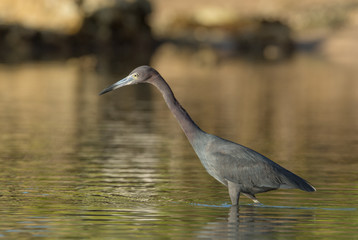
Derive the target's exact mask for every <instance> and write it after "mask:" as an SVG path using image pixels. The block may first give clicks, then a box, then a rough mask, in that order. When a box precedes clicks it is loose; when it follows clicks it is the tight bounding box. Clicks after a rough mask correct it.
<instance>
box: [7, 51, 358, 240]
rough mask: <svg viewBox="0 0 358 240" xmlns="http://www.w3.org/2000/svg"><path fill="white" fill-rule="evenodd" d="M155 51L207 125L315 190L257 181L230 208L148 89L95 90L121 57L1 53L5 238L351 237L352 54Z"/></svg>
mask: <svg viewBox="0 0 358 240" xmlns="http://www.w3.org/2000/svg"><path fill="white" fill-rule="evenodd" d="M151 64H153V65H154V66H156V67H157V68H158V69H159V70H160V72H161V73H162V75H163V76H164V77H165V78H166V79H167V80H168V82H169V83H170V85H171V86H172V88H173V90H174V92H175V94H176V96H177V98H178V99H179V100H180V102H181V103H182V105H183V106H184V107H185V108H186V110H187V111H188V112H189V113H190V114H191V115H192V117H193V119H195V120H196V122H197V123H198V124H199V125H200V126H201V127H202V128H203V129H205V130H206V131H208V132H210V133H214V134H217V135H219V136H222V137H225V138H227V139H230V140H233V141H236V142H240V143H241V144H243V145H246V146H249V147H251V148H253V149H255V150H257V151H259V152H261V153H263V154H265V155H267V156H269V157H270V158H271V159H273V160H274V161H276V162H278V163H280V164H281V165H283V166H285V167H286V168H288V169H290V170H292V171H294V172H295V173H297V174H299V175H301V176H302V177H304V178H306V179H307V180H309V181H310V182H311V183H313V184H314V186H315V187H316V188H317V190H318V191H317V192H315V193H306V192H302V191H299V190H280V191H273V192H269V193H265V194H260V195H258V196H257V197H258V198H259V200H260V201H261V202H262V203H263V205H261V206H255V205H253V204H252V202H251V201H250V200H249V199H247V198H245V197H241V199H240V208H239V210H237V209H235V208H232V207H231V206H230V200H229V197H228V193H227V190H226V189H225V187H223V186H221V185H220V184H219V183H218V182H216V181H215V180H214V179H212V178H211V177H210V176H209V175H208V174H207V173H206V172H205V170H204V169H203V167H202V166H201V164H200V162H199V160H198V159H197V158H196V156H195V154H194V152H193V150H192V149H191V147H190V145H189V144H188V142H187V140H186V139H185V136H184V135H183V134H182V132H181V129H180V128H179V126H178V125H177V123H176V122H175V120H174V118H173V117H172V116H171V114H170V112H169V111H168V109H167V107H166V105H165V103H164V101H163V99H162V97H161V95H160V94H159V93H158V92H157V90H156V89H154V88H152V87H151V86H146V85H136V86H129V87H126V88H125V89H124V88H123V89H121V90H117V91H116V92H113V93H110V94H108V95H104V96H101V97H99V96H98V95H97V94H98V92H99V91H100V90H102V89H103V88H104V87H106V86H107V85H109V84H111V83H113V82H114V81H116V80H119V78H120V77H123V76H124V75H125V74H127V73H128V72H129V71H130V68H129V67H128V68H125V69H123V71H122V73H120V74H118V75H110V74H105V73H98V72H95V71H92V70H91V69H83V68H82V66H81V64H78V63H76V62H74V61H69V62H67V63H56V62H54V63H37V64H36V63H28V64H22V65H17V66H5V65H2V66H0V129H1V135H0V164H1V171H0V206H1V207H0V214H1V218H0V238H4V239H20V238H21V239H34V238H44V239H46V238H48V239H56V238H69V239H76V238H78V239H86V238H90V239H126V238H133V237H138V238H151V239H167V238H173V239H197V238H218V239H225V238H244V239H246V238H247V239H292V238H294V239H337V238H339V239H357V238H358V210H357V208H358V207H357V206H358V176H357V169H358V168H357V166H358V161H357V156H358V148H357V143H358V137H357V136H358V108H357V107H356V106H357V105H358V81H357V79H356V76H357V74H358V72H357V70H356V68H354V67H347V66H339V65H335V64H333V63H329V62H326V61H324V60H322V59H317V58H314V57H312V56H297V57H296V58H295V59H293V60H291V61H289V62H286V63H281V64H272V65H264V64H262V65H260V64H258V65H257V64H256V65H254V64H249V63H243V62H240V61H238V60H234V59H231V60H225V61H223V62H220V63H218V64H217V65H215V66H207V65H200V64H198V63H196V62H195V61H194V60H192V58H189V57H188V56H186V55H185V54H178V53H174V54H173V53H171V52H170V51H167V52H164V53H163V52H161V53H160V54H158V55H156V56H153V59H152V63H151ZM173 66H175V67H173ZM185 68H186V71H184V69H185Z"/></svg>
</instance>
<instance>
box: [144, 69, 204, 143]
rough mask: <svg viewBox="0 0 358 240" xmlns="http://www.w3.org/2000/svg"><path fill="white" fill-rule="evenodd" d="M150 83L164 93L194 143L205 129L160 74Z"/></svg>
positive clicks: (174, 113) (166, 100) (165, 98)
mask: <svg viewBox="0 0 358 240" xmlns="http://www.w3.org/2000/svg"><path fill="white" fill-rule="evenodd" d="M150 83H151V84H153V85H154V86H156V87H157V88H158V89H159V91H160V92H161V93H162V94H163V97H164V100H165V102H166V103H167V105H168V107H169V109H170V111H171V112H172V113H173V115H174V116H175V118H176V119H177V120H178V122H179V125H180V127H181V128H182V129H183V131H184V133H185V135H186V136H187V138H188V139H189V141H190V142H191V143H192V140H193V139H194V137H195V136H197V135H198V134H201V133H203V131H202V130H201V129H200V128H199V127H198V126H197V125H196V124H195V122H194V121H193V120H192V119H191V117H190V116H189V114H188V113H187V112H186V111H185V109H184V108H183V107H182V106H181V105H180V103H179V102H178V101H177V100H176V98H175V96H174V94H173V91H172V90H171V89H170V87H169V85H168V83H167V82H166V81H165V80H164V79H163V78H162V77H161V76H158V77H157V78H156V79H155V80H154V81H151V82H150Z"/></svg>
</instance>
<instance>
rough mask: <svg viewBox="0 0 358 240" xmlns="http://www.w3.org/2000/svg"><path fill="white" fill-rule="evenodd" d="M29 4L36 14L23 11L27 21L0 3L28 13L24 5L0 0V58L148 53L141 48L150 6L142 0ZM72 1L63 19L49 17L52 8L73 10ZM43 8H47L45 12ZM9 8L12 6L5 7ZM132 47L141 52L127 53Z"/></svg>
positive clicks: (146, 44) (146, 41)
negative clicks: (32, 5)
mask: <svg viewBox="0 0 358 240" xmlns="http://www.w3.org/2000/svg"><path fill="white" fill-rule="evenodd" d="M34 1H35V0H34ZM21 2H22V3H23V2H26V1H21ZM29 2H33V1H30V0H29ZM59 2H61V4H63V6H62V5H61V4H60V3H59ZM5 3H6V4H5ZM33 4H34V5H36V7H33V9H36V11H37V12H36V11H35V10H34V11H35V12H36V14H37V15H39V17H38V18H36V17H35V16H32V17H31V16H28V18H29V19H32V20H31V21H30V20H29V21H28V22H27V20H26V18H25V17H23V18H21V17H18V18H17V20H15V19H16V18H15V17H12V18H11V17H9V18H8V17H7V15H6V14H4V12H6V9H3V8H4V7H10V8H15V9H17V10H18V11H19V13H18V15H19V16H22V15H24V16H25V15H34V14H32V12H31V14H29V12H24V11H26V10H25V9H22V8H21V7H20V3H18V1H15V3H14V5H12V4H10V2H8V1H6V0H5V2H1V4H0V61H1V62H20V61H26V60H49V59H61V58H64V59H66V58H70V57H77V56H82V55H86V54H96V55H99V56H104V55H108V56H109V58H110V59H111V58H112V57H113V58H122V59H124V58H126V57H128V56H131V57H132V58H135V57H136V56H138V57H139V58H148V54H147V53H148V52H149V51H151V49H152V47H151V45H152V42H153V41H152V35H151V31H150V28H149V26H148V24H147V21H146V19H147V16H148V15H149V14H150V13H151V6H150V4H149V2H148V1H147V0H132V1H125V0H112V1H100V0H82V1H81V0H78V1H74V0H66V1H65V0H61V1H50V0H36V4H35V3H33ZM74 4H75V5H74ZM25 5H26V6H27V3H26V4H25ZM69 6H71V7H69ZM74 6H75V8H76V10H69V11H68V12H69V13H71V14H69V15H68V18H66V17H64V16H66V15H59V14H57V15H56V14H53V15H52V16H51V14H52V12H53V11H54V12H56V10H57V9H73V8H74ZM1 7H3V8H1ZM40 9H41V11H43V12H41V11H40ZM48 9H51V11H49V12H48V13H46V11H47V10H48ZM12 11H15V10H13V9H12V10H11V11H9V12H12ZM27 11H31V8H30V9H28V10H27ZM15 12H16V11H15ZM40 12H41V13H40ZM64 12H66V11H64ZM73 13H76V14H77V15H76V14H73ZM72 14H73V15H76V16H77V17H73V16H72ZM70 15H71V16H72V17H69V16H70ZM4 18H6V20H4ZM34 19H37V20H38V21H35V20H34ZM55 19H56V20H55ZM70 19H71V20H70ZM61 20H62V21H63V22H61ZM46 21H47V22H48V24H45V23H46ZM68 22H70V23H71V24H68ZM65 25H66V26H67V28H66V27H64V26H65ZM134 50H135V51H141V54H134V55H133V54H131V52H133V51H134ZM130 54H131V55H130Z"/></svg>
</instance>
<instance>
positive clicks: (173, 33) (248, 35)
mask: <svg viewBox="0 0 358 240" xmlns="http://www.w3.org/2000/svg"><path fill="white" fill-rule="evenodd" d="M165 32H166V36H167V41H171V42H174V43H176V44H177V45H186V46H190V47H193V48H196V49H200V48H201V47H202V46H205V47H207V46H208V45H210V46H212V47H213V48H215V49H216V50H218V51H219V52H227V53H229V55H237V56H242V57H248V58H251V59H262V60H269V61H272V60H281V59H285V58H287V57H289V56H291V54H292V52H293V50H294V44H293V40H292V38H291V29H290V27H289V26H288V25H287V24H285V23H283V22H281V21H278V20H271V19H270V20H266V19H260V18H258V19H256V18H240V17H239V16H238V15H236V14H235V12H233V11H228V10H223V9H217V8H207V9H202V10H200V11H198V12H194V14H193V15H179V16H178V17H176V18H173V20H172V22H169V23H168V25H167V28H166V30H165Z"/></svg>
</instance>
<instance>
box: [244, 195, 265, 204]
mask: <svg viewBox="0 0 358 240" xmlns="http://www.w3.org/2000/svg"><path fill="white" fill-rule="evenodd" d="M243 194H244V195H245V196H246V197H248V198H250V199H251V200H252V201H254V203H255V204H261V203H260V201H259V200H257V198H256V197H255V195H251V194H248V193H243Z"/></svg>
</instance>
